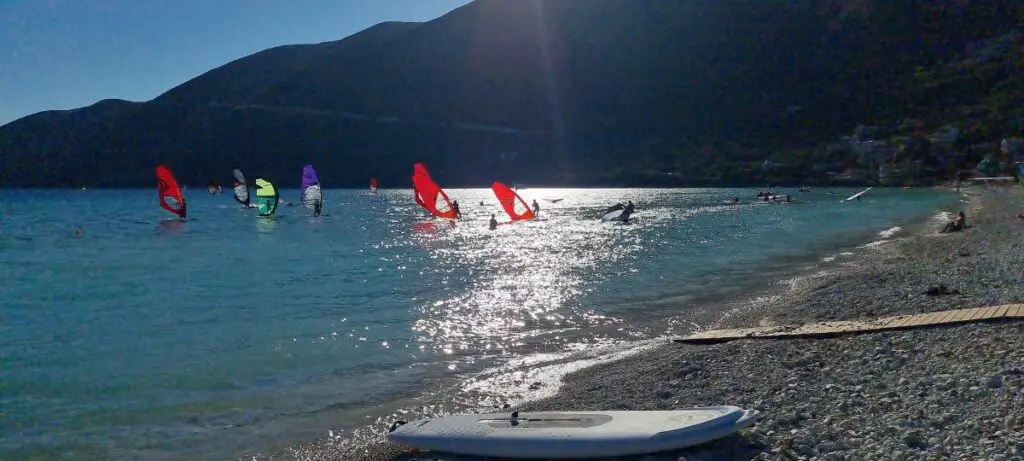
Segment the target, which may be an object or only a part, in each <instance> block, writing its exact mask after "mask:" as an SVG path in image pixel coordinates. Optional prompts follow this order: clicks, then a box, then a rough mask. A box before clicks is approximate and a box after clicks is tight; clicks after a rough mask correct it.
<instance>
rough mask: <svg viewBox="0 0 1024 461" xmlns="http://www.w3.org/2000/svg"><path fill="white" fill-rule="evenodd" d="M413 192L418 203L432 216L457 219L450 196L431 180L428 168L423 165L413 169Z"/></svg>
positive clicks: (418, 164) (419, 164)
mask: <svg viewBox="0 0 1024 461" xmlns="http://www.w3.org/2000/svg"><path fill="white" fill-rule="evenodd" d="M412 192H413V198H414V199H415V200H416V203H417V204H418V205H419V206H421V207H423V208H425V209H426V210H427V211H429V212H430V214H432V215H434V216H437V217H439V218H448V219H456V216H455V210H454V209H453V208H452V202H451V201H450V200H448V194H445V193H444V190H443V189H441V186H438V185H437V183H435V182H434V180H433V179H431V178H430V173H428V172H427V167H426V166H424V165H423V164H422V163H417V164H416V165H415V166H414V167H413V175H412Z"/></svg>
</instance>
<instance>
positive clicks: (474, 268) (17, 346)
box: [0, 189, 957, 459]
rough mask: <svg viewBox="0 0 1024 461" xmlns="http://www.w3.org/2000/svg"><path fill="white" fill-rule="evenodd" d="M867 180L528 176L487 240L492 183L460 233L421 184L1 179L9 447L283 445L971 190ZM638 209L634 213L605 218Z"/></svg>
mask: <svg viewBox="0 0 1024 461" xmlns="http://www.w3.org/2000/svg"><path fill="white" fill-rule="evenodd" d="M853 192H854V191H851V190H837V192H836V195H829V194H828V192H827V191H815V192H812V193H796V192H795V191H793V192H792V195H793V197H794V198H796V199H799V200H805V201H809V202H812V203H811V204H810V205H798V204H752V203H749V201H750V200H751V199H752V195H753V194H754V192H753V191H751V190H740V189H736V190H727V189H659V190H652V189H612V190H596V189H524V190H521V191H520V194H521V195H523V197H524V198H525V199H526V200H527V201H531V200H533V199H537V200H538V202H540V204H541V207H542V210H541V213H540V217H541V220H538V221H535V222H523V223H515V224H509V225H502V226H499V227H498V229H497V230H496V231H489V230H488V229H487V221H488V219H489V218H490V215H491V213H499V221H504V220H507V219H501V218H502V215H501V211H500V209H499V208H498V206H497V204H496V202H495V200H494V197H493V195H492V194H491V192H490V191H489V190H449V195H451V196H452V197H453V198H456V199H459V201H460V203H461V204H462V210H463V213H464V217H465V219H464V220H463V221H461V222H459V223H457V224H451V223H447V222H443V221H440V220H433V219H428V218H426V217H425V216H424V213H423V212H422V211H421V210H419V209H418V208H417V207H416V206H415V205H414V203H413V201H412V198H411V193H410V192H409V191H408V190H403V191H397V190H395V191H390V190H382V191H381V194H380V195H370V194H368V193H366V192H362V191H338V190H331V191H326V192H325V200H326V205H325V209H324V215H323V216H320V217H318V218H312V217H308V216H306V215H305V209H304V208H302V207H298V206H288V205H283V206H281V207H280V208H279V209H278V215H277V216H275V217H274V218H273V219H262V218H258V217H257V216H256V213H255V210H243V209H239V208H238V207H237V206H236V205H235V204H234V202H233V201H232V199H231V197H230V195H228V194H224V195H217V196H212V195H209V194H208V193H206V191H205V190H189V191H186V196H187V198H188V201H189V203H188V209H189V220H188V221H187V222H184V223H181V222H176V221H173V220H171V218H172V217H171V215H169V214H167V213H166V212H164V211H163V210H161V209H160V208H159V207H158V206H157V201H156V193H155V192H154V191H148V190H147V191H103V190H89V191H10V190H5V191H0V215H2V223H0V279H2V280H3V283H2V284H0V366H2V369H0V391H2V392H0V408H2V410H0V411H2V413H3V415H2V417H0V446H2V447H5V449H6V450H8V455H5V456H0V458H3V459H24V458H29V457H31V456H38V457H40V458H43V459H53V458H58V457H61V456H66V457H67V459H210V458H212V459H223V458H225V457H229V456H237V455H241V454H242V453H252V452H258V451H263V450H273V449H279V448H281V447H282V446H285V445H287V444H290V443H295V442H300V441H304V440H309V439H312V438H316V437H321V436H322V435H323V434H324V433H325V432H326V431H327V429H329V428H330V429H334V430H345V429H352V428H355V427H359V426H361V425H363V424H365V423H367V422H368V421H369V420H371V418H373V417H375V416H379V414H378V413H379V412H380V411H381V410H375V409H374V407H377V406H378V405H381V404H385V403H387V404H389V405H395V403H394V402H396V401H398V400H399V399H400V398H402V397H407V396H415V395H416V394H417V393H419V392H423V390H424V389H426V388H444V386H446V385H448V386H450V385H451V382H453V381H451V378H452V377H465V376H470V375H472V374H473V373H477V372H480V371H481V370H483V369H484V368H486V367H489V366H494V365H496V364H501V363H505V362H510V361H515V360H522V359H523V358H525V357H530V356H536V355H537V354H540V353H544V352H559V351H568V350H585V349H586V348H587V347H589V345H593V344H598V343H603V342H608V341H612V342H630V341H639V340H643V339H650V338H658V337H660V336H663V335H667V334H679V333H683V332H685V331H684V329H685V328H691V327H692V323H693V322H694V319H695V318H696V317H694V316H692V315H688V313H692V312H697V311H701V310H702V309H703V310H706V309H707V306H709V305H710V303H712V302H713V301H714V300H718V299H723V298H730V297H735V296H742V295H743V294H744V293H749V292H751V291H752V290H755V291H756V290H757V289H762V288H765V287H767V285H768V284H769V283H770V281H771V280H773V279H775V278H777V276H780V275H781V274H782V273H783V272H785V271H788V270H792V268H793V265H794V264H796V263H797V262H800V263H801V264H808V261H811V263H812V264H813V263H814V261H820V259H821V257H822V256H827V255H828V254H831V253H834V252H836V251H838V249H841V248H850V247H853V246H855V245H857V244H861V243H867V242H868V241H871V240H874V239H876V238H877V234H878V232H880V231H883V230H886V229H889V228H891V227H893V226H895V225H901V224H905V223H907V222H911V221H920V220H923V219H926V218H927V217H929V216H933V215H934V214H935V212H936V210H937V209H938V208H940V207H948V206H951V204H952V203H955V200H956V198H957V197H956V196H954V195H953V194H951V193H948V192H937V191H932V190H896V189H875V190H872V191H871V192H869V193H868V194H867V195H866V196H865V197H863V200H862V201H860V202H851V203H843V204H841V203H839V199H840V198H843V197H846V196H848V195H850V194H852V193H853ZM298 196H299V194H298V191H294V190H285V191H282V199H283V200H290V201H293V202H295V201H298ZM734 196H738V197H740V198H741V199H742V200H743V201H745V202H748V203H744V204H741V205H722V204H721V203H722V201H723V200H726V199H731V198H732V197H734ZM557 198H561V199H563V200H562V201H560V202H558V203H552V202H550V201H549V200H550V199H557ZM627 199H631V200H633V201H634V202H635V203H636V204H637V207H638V212H637V213H636V214H635V215H634V216H635V218H636V220H635V222H634V223H633V224H630V225H621V224H611V223H602V222H600V221H599V220H598V219H596V218H597V217H599V216H600V214H601V210H602V209H604V208H605V207H607V206H609V205H611V204H613V203H615V202H617V201H625V200H627ZM481 200H483V201H485V202H486V203H485V204H484V206H480V201H481ZM446 383H448V384H446Z"/></svg>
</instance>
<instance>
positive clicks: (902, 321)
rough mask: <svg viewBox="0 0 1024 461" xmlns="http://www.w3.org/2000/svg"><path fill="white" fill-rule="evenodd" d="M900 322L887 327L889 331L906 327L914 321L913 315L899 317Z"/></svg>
mask: <svg viewBox="0 0 1024 461" xmlns="http://www.w3.org/2000/svg"><path fill="white" fill-rule="evenodd" d="M897 319H898V320H896V321H894V322H891V323H889V324H888V325H886V327H887V328H888V329H895V328H903V326H904V325H906V324H907V323H909V322H910V321H911V320H913V319H914V316H913V315H901V316H899V317H897Z"/></svg>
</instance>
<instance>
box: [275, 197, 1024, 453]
mask: <svg viewBox="0 0 1024 461" xmlns="http://www.w3.org/2000/svg"><path fill="white" fill-rule="evenodd" d="M964 192H965V197H966V200H965V202H966V203H964V205H963V207H964V211H965V212H966V213H967V223H968V227H967V228H966V229H965V230H964V231H962V232H957V233H952V234H938V233H937V230H938V229H939V227H941V224H936V225H932V224H933V223H929V225H927V226H924V227H922V228H921V229H920V230H919V231H916V232H911V233H909V234H907V235H905V236H903V237H898V238H892V239H887V240H886V241H884V242H880V243H879V244H876V245H872V246H870V247H866V248H864V249H863V251H860V252H859V253H858V254H857V255H856V256H854V257H852V258H847V259H846V260H845V261H844V262H842V263H839V264H833V265H830V267H828V268H827V269H824V270H822V271H819V272H815V273H813V274H808V275H806V276H803V277H799V278H797V279H794V280H792V281H790V282H789V283H788V286H787V287H786V288H785V290H779V293H777V294H776V295H775V296H771V297H769V300H768V301H764V300H761V301H760V302H756V303H753V302H747V303H743V304H742V305H737V306H733V308H732V309H731V310H729V311H728V313H727V314H725V315H724V316H723V318H722V319H721V320H720V321H719V322H718V323H717V324H715V325H710V326H709V327H710V328H739V327H752V326H772V325H789V324H799V323H808V322H816V321H825V320H858V319H870V318H875V317H883V316H888V315H899V314H913V313H924V312H932V311H941V310H948V309H960V308H970V307H983V306H992V305H997V304H1006V303H1021V302H1024V221H1020V220H1018V219H1017V218H1016V217H1017V215H1018V213H1021V212H1024V190H1021V189H1019V188H981V187H976V188H972V189H965V191H964ZM938 285H945V286H946V287H948V289H949V291H950V292H952V293H954V294H947V295H940V296H933V295H929V294H928V293H927V292H928V290H929V288H931V287H935V286H938ZM1022 388H1024V322H1018V323H1014V322H1005V321H1004V322H990V323H974V324H965V325H960V326H944V327H933V328H926V329H918V330H904V331H895V332H881V333H871V334H862V335H854V336H845V337H839V338H831V339H797V340H756V339H750V340H739V341H733V342H729V343H723V344H716V345H684V344H666V345H664V346H661V347H658V348H655V349H652V350H648V351H645V352H641V353H639V354H636V355H633V356H631V357H629V358H627V359H624V360H620V361H615V362H610V363H602V364H599V365H596V366H593V367H590V368H586V369H583V370H581V371H578V372H575V373H572V374H570V375H569V376H567V377H566V378H565V380H564V382H563V383H562V387H561V388H560V390H559V392H558V393H557V395H555V396H553V397H550V398H546V399H543V400H538V401H533V402H528V403H526V404H524V405H522V406H519V407H517V408H516V409H518V410H520V411H544V410H566V409H573V410H581V411H582V410H670V409H678V408H685V407H693V406H714V405H723V404H728V405H736V406H739V407H743V408H749V409H756V410H758V411H759V412H760V415H759V419H758V422H757V424H756V425H755V426H754V427H752V428H750V429H747V430H744V431H742V432H741V433H739V434H737V435H735V436H732V437H729V438H725V439H721V440H719V441H716V442H714V443H711V444H707V445H703V446H700V447H695V448H692V449H688V450H683V451H679V452H670V453H660V454H653V455H645V456H640V457H636V458H634V459H635V460H637V461H639V460H644V461H660V460H672V461H677V460H678V461H682V460H690V461H693V460H801V459H804V460H811V459H820V460H853V459H874V460H911V459H914V460H916V459H925V460H933V459H934V460H945V459H951V460H960V459H970V460H1013V459H1022V458H1024V395H1022V393H1021V391H1022ZM370 430H371V431H375V432H377V433H378V434H380V436H379V438H380V439H381V440H382V439H383V433H384V432H385V431H386V428H385V427H384V426H383V425H382V426H381V427H379V428H374V429H370ZM271 459H310V460H312V459H316V460H346V461H349V460H353V461H354V460H396V461H397V460H402V461H413V460H416V461H426V460H436V461H442V460H445V461H456V460H458V461H462V460H471V459H478V458H471V457H464V456H454V455H443V454H435V453H410V452H408V451H406V450H404V449H402V448H401V447H398V446H396V445H393V444H389V443H386V442H380V443H377V444H371V445H369V446H366V445H365V444H359V445H355V444H351V443H345V442H344V441H338V442H335V441H331V440H328V441H326V442H318V443H316V444H311V445H309V446H304V447H297V448H293V449H289V450H288V451H287V452H285V453H279V454H277V455H275V456H272V457H271Z"/></svg>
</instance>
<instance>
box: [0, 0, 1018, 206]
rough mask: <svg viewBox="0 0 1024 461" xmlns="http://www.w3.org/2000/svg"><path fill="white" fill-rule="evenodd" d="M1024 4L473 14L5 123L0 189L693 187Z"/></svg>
mask: <svg viewBox="0 0 1024 461" xmlns="http://www.w3.org/2000/svg"><path fill="white" fill-rule="evenodd" d="M1018 5H1019V2H1018V1H1016V0H1014V1H1008V0H988V1H981V0H930V1H929V0H916V1H907V2H893V1H886V0H769V1H754V0H745V1H738V2H722V1H719V0H689V1H684V0H679V1H666V0H477V1H475V2H473V3H470V4H468V5H466V6H464V7H461V8H459V9H456V10H454V11H452V12H450V13H449V14H447V15H445V16H442V17H440V18H438V19H436V20H433V21H429V22H425V23H383V24H379V25H377V26H374V27H371V28H369V29H367V30H365V31H362V32H360V33H357V34H355V35H352V36H350V37H347V38H345V39H342V40H338V41H334V42H326V43H319V44H310V45H292V46H283V47H277V48H272V49H269V50H265V51H262V52H259V53H256V54H253V55H251V56H248V57H245V58H242V59H239V60H236V61H233V62H230V63H228V64H226V65H224V66H222V67H219V68H216V69H213V70H211V71H209V72H207V73H205V74H203V75H200V76H198V77H196V78H194V79H192V80H190V81H188V82H185V83H183V84H182V85H180V86H178V87H176V88H173V89H171V90H169V91H167V92H166V93H164V94H162V95H160V96H159V97H157V98H155V99H153V100H152V101H148V102H142V103H136V102H127V101H117V100H105V101H100V102H98V103H96V104H94V105H92V106H89V107H84V108H80V109H75V110H70V111H49V112H42V113H39V114H35V115H31V116H28V117H25V118H23V119H20V120H17V121H14V122H11V123H9V124H7V125H5V126H3V127H0V186H40V187H77V186H81V185H89V186H91V187H136V186H150V185H151V184H152V183H153V167H154V165H155V164H156V163H158V162H162V163H166V164H167V165H169V166H170V167H171V168H172V169H173V170H174V171H175V172H176V174H177V175H178V177H179V180H181V181H183V182H185V183H191V184H205V182H206V181H207V180H209V179H217V180H219V181H220V182H222V183H227V182H229V181H230V171H231V169H233V168H238V167H240V168H243V169H244V170H245V171H246V172H247V173H249V174H251V175H264V176H268V177H270V178H274V179H277V181H278V182H279V183H280V184H281V185H282V186H283V187H289V186H292V185H293V184H292V183H294V185H297V184H298V180H299V176H300V173H299V172H300V170H301V166H302V164H304V163H313V164H314V165H316V167H317V170H318V172H319V173H320V176H321V177H322V178H323V180H324V182H325V184H327V185H328V186H356V187H363V186H365V183H366V181H367V178H369V177H370V176H377V177H378V178H380V179H381V182H382V186H384V187H387V186H391V185H394V186H400V187H405V186H407V185H408V183H409V176H410V174H411V172H410V168H411V167H410V165H411V164H412V163H413V162H414V161H417V160H422V161H425V162H427V163H428V165H430V167H431V172H432V173H433V174H434V176H435V177H437V178H438V179H439V181H441V182H442V183H443V184H445V185H447V186H450V187H451V186H457V185H487V184H489V183H490V182H491V181H493V180H495V179H498V180H503V181H507V182H515V183H536V184H552V185H586V184H647V185H662V184H677V183H686V182H688V181H691V180H692V173H693V172H695V171H698V172H699V171H700V170H701V169H702V168H705V167H706V165H707V164H708V162H711V161H719V160H722V159H728V160H737V161H748V162H753V161H760V160H762V159H763V158H764V157H765V156H766V155H768V154H771V153H774V152H780V151H782V152H785V151H787V150H788V149H806V148H811V147H812V146H814V145H816V144H818V143H821V142H824V141H826V140H828V139H832V138H835V137H837V136H839V133H845V132H848V131H850V130H851V129H852V127H853V126H856V125H858V124H861V123H870V122H873V121H877V120H888V119H894V118H900V117H907V116H910V115H913V114H906V113H903V112H904V111H905V110H906V108H907V107H909V106H913V107H921V108H925V107H928V106H929V104H927V101H923V102H922V101H920V100H918V99H914V98H917V97H919V96H920V95H921V93H919V92H916V90H915V88H916V87H910V86H908V85H914V84H915V82H916V80H915V78H919V77H920V75H921V72H923V71H924V72H927V71H930V70H934V69H941V68H943V67H942V66H945V65H947V63H948V62H950V60H953V59H956V58H958V57H960V56H962V55H964V54H965V53H967V52H968V50H970V49H971V46H973V45H974V44H976V43H979V42H984V41H985V40H991V39H993V38H995V37H999V36H1002V35H1004V34H1006V33H1008V32H1009V31H1011V30H1013V28H1014V27H1020V24H1019V23H1018V22H1019V21H1020V19H1019V18H1021V17H1024V14H1022V13H1024V9H1022V8H1021V7H1020V6H1018ZM1015 46H1019V44H1017V45H1015ZM989 90H990V89H989V88H985V87H984V85H981V87H978V85H975V87H974V88H971V89H970V90H969V91H971V93H970V94H965V95H960V97H959V99H958V103H963V104H969V103H974V102H976V101H980V100H983V99H984V98H985V97H987V95H988V93H989ZM911 94H913V95H915V96H913V97H912V96H911ZM961 100H962V101H961ZM932 106H933V105H932ZM922 110H924V109H922ZM929 110H931V109H929ZM936 123H938V122H936ZM722 146H741V147H739V148H724V147H722ZM662 172H673V173H674V174H673V175H668V176H666V175H664V174H662ZM680 172H681V173H680ZM742 180H743V178H738V179H735V180H734V181H742Z"/></svg>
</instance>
